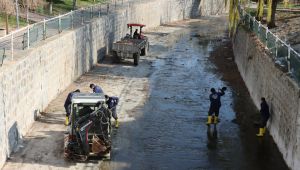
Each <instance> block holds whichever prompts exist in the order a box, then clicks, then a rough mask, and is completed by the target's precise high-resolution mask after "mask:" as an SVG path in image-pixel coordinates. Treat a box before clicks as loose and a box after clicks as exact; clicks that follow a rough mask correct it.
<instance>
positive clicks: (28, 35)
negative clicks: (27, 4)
mask: <svg viewBox="0 0 300 170" xmlns="http://www.w3.org/2000/svg"><path fill="white" fill-rule="evenodd" d="M29 33H30V30H29V25H27V49H29V45H30V34H29Z"/></svg>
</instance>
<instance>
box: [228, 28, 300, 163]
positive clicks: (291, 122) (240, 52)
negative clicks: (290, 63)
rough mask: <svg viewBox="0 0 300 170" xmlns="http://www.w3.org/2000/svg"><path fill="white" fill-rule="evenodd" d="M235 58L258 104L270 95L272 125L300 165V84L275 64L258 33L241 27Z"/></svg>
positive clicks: (285, 152)
mask: <svg viewBox="0 0 300 170" xmlns="http://www.w3.org/2000/svg"><path fill="white" fill-rule="evenodd" d="M233 47H234V56H235V62H236V64H237V66H238V69H239V71H240V74H241V76H242V77H243V79H244V82H245V84H246V86H247V88H248V90H249V92H250V95H251V97H252V99H253V101H254V103H255V104H256V106H257V107H258V108H259V107H260V98H261V97H266V100H267V102H268V104H269V106H270V111H271V118H270V120H269V122H268V129H269V131H270V133H271V135H272V136H273V138H274V140H275V142H276V144H277V146H278V148H279V150H280V152H281V153H282V154H283V158H284V159H285V161H286V163H287V165H288V166H289V167H290V168H291V169H299V167H300V147H299V146H300V140H299V139H300V138H299V137H300V117H299V116H300V115H299V113H300V100H299V97H300V93H299V92H300V91H299V85H298V84H297V83H296V82H295V81H294V80H292V79H291V78H290V77H289V76H288V75H287V73H284V72H283V71H282V70H281V69H280V68H279V67H278V66H276V65H275V62H274V61H273V59H272V57H271V56H270V55H269V54H268V53H267V51H266V50H265V49H264V46H262V44H260V42H259V41H258V39H257V37H256V36H254V35H253V34H251V33H250V32H248V31H246V30H245V29H243V28H242V27H240V28H239V29H238V31H237V34H236V36H235V37H234V40H233Z"/></svg>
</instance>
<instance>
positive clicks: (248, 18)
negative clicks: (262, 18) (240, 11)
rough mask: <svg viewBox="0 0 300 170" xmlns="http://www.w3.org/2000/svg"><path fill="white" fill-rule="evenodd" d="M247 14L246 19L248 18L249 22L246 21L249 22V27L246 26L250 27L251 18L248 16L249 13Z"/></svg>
mask: <svg viewBox="0 0 300 170" xmlns="http://www.w3.org/2000/svg"><path fill="white" fill-rule="evenodd" d="M247 15H248V20H249V22H248V23H249V25H248V26H249V27H248V28H249V29H250V21H251V18H250V15H249V14H247Z"/></svg>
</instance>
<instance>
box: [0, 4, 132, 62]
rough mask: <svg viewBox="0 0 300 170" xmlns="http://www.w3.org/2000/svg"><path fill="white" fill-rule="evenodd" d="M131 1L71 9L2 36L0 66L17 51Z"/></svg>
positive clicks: (79, 25)
mask: <svg viewBox="0 0 300 170" xmlns="http://www.w3.org/2000/svg"><path fill="white" fill-rule="evenodd" d="M130 1H131V0H111V2H109V3H108V2H107V3H101V4H97V5H94V6H91V7H87V8H84V9H78V10H75V11H70V12H69V13H66V14H64V15H59V16H57V17H54V18H51V19H47V20H46V19H44V21H42V22H38V23H35V24H32V25H28V26H26V27H24V28H21V29H18V30H16V31H13V32H11V33H10V34H8V35H6V36H4V37H0V66H1V65H2V64H3V60H4V58H7V59H11V60H14V57H15V54H16V53H17V52H20V51H23V50H26V49H28V48H30V47H33V46H35V45H36V44H38V43H39V42H41V41H43V40H45V39H47V38H50V37H53V36H55V35H58V34H60V33H62V32H63V31H65V30H71V29H74V28H78V27H81V26H82V25H84V24H85V23H87V22H90V21H91V20H92V19H94V18H99V17H102V16H104V15H108V14H109V13H111V12H112V11H113V10H116V9H117V8H120V7H121V6H122V5H123V4H124V3H129V2H130ZM3 56H4V57H3ZM5 56H6V57H5Z"/></svg>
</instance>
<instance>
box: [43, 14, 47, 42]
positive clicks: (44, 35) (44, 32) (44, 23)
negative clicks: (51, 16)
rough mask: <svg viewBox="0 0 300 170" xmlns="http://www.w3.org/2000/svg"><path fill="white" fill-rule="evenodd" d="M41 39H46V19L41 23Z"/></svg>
mask: <svg viewBox="0 0 300 170" xmlns="http://www.w3.org/2000/svg"><path fill="white" fill-rule="evenodd" d="M43 26H44V27H43V39H44V40H45V39H46V35H47V33H46V19H45V18H44V21H43Z"/></svg>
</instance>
